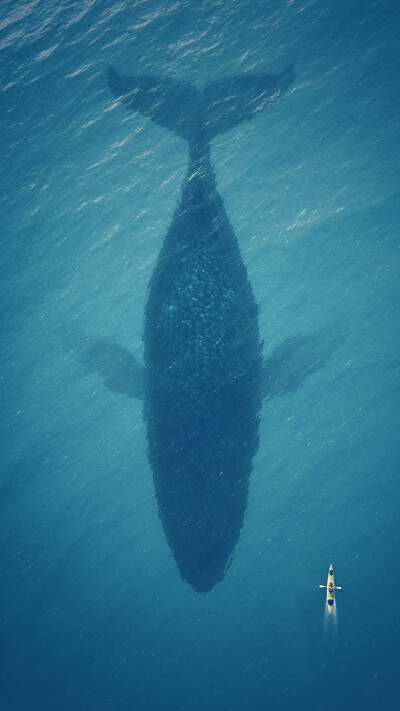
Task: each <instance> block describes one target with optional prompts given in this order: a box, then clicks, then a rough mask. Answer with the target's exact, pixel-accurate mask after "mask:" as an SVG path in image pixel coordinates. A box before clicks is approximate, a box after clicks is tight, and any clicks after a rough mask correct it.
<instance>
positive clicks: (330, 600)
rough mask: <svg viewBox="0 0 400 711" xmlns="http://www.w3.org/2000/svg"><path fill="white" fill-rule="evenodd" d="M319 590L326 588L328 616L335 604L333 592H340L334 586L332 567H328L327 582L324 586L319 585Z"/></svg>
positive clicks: (338, 588) (336, 586) (337, 587)
mask: <svg viewBox="0 0 400 711" xmlns="http://www.w3.org/2000/svg"><path fill="white" fill-rule="evenodd" d="M319 587H320V588H324V589H325V588H326V604H327V607H328V611H329V614H330V615H331V614H332V610H333V606H334V604H335V590H341V589H342V588H340V587H339V586H338V585H335V575H334V572H333V565H330V566H329V570H328V581H327V583H326V585H320V586H319Z"/></svg>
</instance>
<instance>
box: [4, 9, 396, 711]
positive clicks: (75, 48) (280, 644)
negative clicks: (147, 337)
mask: <svg viewBox="0 0 400 711" xmlns="http://www.w3.org/2000/svg"><path fill="white" fill-rule="evenodd" d="M399 28H400V12H399V10H398V5H397V3H395V2H383V0H376V1H373V0H367V1H366V2H363V3H362V2H355V1H353V2H352V1H350V2H349V1H348V0H347V1H345V0H338V1H337V2H335V3H333V2H323V0H315V1H313V0H309V1H307V0H268V1H267V0H265V1H261V0H232V1H231V2H222V0H221V1H219V2H218V1H217V0H215V1H214V2H211V0H206V1H204V2H202V1H199V2H194V0H176V2H174V1H173V0H171V1H170V2H168V1H167V0H164V2H160V0H147V1H146V0H136V1H135V0H132V2H128V1H127V0H126V1H124V0H122V1H121V2H106V1H103V2H102V1H98V2H97V1H96V0H92V1H89V0H88V1H85V2H79V3H78V2H64V1H61V0H55V1H54V2H46V1H45V0H33V1H32V2H15V1H13V2H11V0H3V2H2V5H1V9H0V51H1V55H0V58H1V60H2V61H1V70H0V78H1V92H0V107H1V112H0V122H1V123H0V128H1V138H2V148H3V156H2V161H1V166H0V184H1V192H0V204H1V216H2V217H1V225H2V230H1V266H2V270H1V276H2V278H1V307H0V308H1V334H2V338H1V342H2V349H1V392H2V404H3V406H2V429H1V455H2V456H1V483H0V537H1V539H0V540H1V548H0V550H1V573H2V575H1V585H0V650H1V664H0V704H1V708H2V709H5V710H6V711H20V710H21V711H28V710H29V711H31V710H32V711H33V710H34V711H36V709H38V710H39V709H40V711H47V710H48V711H50V710H51V711H54V709H60V710H61V711H64V710H68V711H69V710H70V709H77V710H78V711H102V710H103V709H104V710H112V709H116V710H119V709H121V710H123V709H127V710H128V709H129V710H130V711H150V710H152V711H153V710H154V711H170V709H171V710H172V709H173V710H174V711H178V710H182V711H184V710H185V711H186V710H187V709H192V708H193V709H199V710H205V709H207V711H215V710H216V709H218V710H224V711H242V710H243V709H248V711H261V709H272V710H275V709H276V710H278V709H279V711H282V710H284V711H286V710H288V711H289V710H291V709H296V710H298V709H304V710H306V709H307V710H310V711H314V710H315V711H317V710H318V709H321V710H323V709H328V708H331V709H332V708H340V709H342V711H347V709H354V708H363V709H364V710H367V709H368V711H369V710H370V709H371V710H372V709H376V708H378V707H382V708H385V709H396V708H397V707H398V704H399V701H400V693H399V692H400V684H399V680H398V668H399V632H400V630H399V612H398V604H397V603H398V600H397V598H398V594H397V586H396V582H397V569H396V565H397V561H398V541H399V519H398V516H399V494H400V491H399V482H398V470H399V464H398V462H399V454H400V452H399V427H398V425H399V395H400V392H399V390H400V388H399V385H400V383H399V360H398V352H399V313H398V304H399V286H398V284H399V281H400V279H399V245H398V229H399V217H400V201H399V192H400V183H399V154H398V150H399V140H400V128H399V105H400V101H399V69H400V61H399V46H400V45H399V40H400V38H399ZM291 63H293V64H294V66H295V72H296V79H295V81H294V83H293V84H292V85H291V86H290V88H289V89H288V90H287V91H286V93H285V94H284V96H282V97H281V98H279V99H278V100H277V101H276V102H274V103H273V104H272V105H271V106H270V107H266V108H265V109H264V110H263V111H260V112H257V114H256V116H255V117H254V118H253V119H252V120H251V121H248V122H243V123H241V124H240V125H238V126H237V127H234V128H232V130H230V131H228V132H226V133H224V134H222V135H219V136H217V137H216V138H215V139H214V140H213V141H212V143H211V160H212V164H213V168H214V171H215V175H216V182H217V188H218V191H219V194H220V195H221V197H222V199H223V203H224V206H225V210H226V213H227V215H228V217H229V220H230V222H231V225H232V227H233V229H234V231H235V234H236V238H237V240H238V244H239V247H240V251H241V256H242V259H243V262H244V264H245V266H246V268H247V271H248V276H249V279H250V283H251V286H252V289H253V292H254V295H255V298H256V301H257V303H258V305H259V317H258V321H259V329H260V334H261V339H262V341H263V354H264V359H265V360H266V361H267V362H268V359H269V358H270V357H271V354H272V357H273V359H274V361H273V362H274V363H275V365H276V367H277V368H278V370H279V372H280V373H281V374H282V375H281V377H282V378H283V379H284V382H285V386H284V387H282V388H281V389H280V390H279V388H278V391H277V392H275V393H270V397H267V398H265V399H264V400H263V404H262V411H261V416H260V425H259V437H260V442H259V447H258V451H257V454H256V455H255V457H254V460H253V470H252V473H251V478H250V483H249V490H248V496H247V506H246V512H245V516H244V521H243V527H242V529H241V532H240V537H239V540H238V543H237V545H236V547H235V549H234V552H233V557H232V559H231V562H230V566H229V568H228V569H227V571H226V573H225V576H224V578H223V580H222V581H220V582H219V583H217V584H216V585H215V586H214V587H213V589H212V590H211V591H210V592H208V593H207V594H199V593H197V592H195V591H194V590H193V589H192V587H191V586H190V585H189V584H188V583H187V582H185V581H183V580H182V578H181V576H180V574H179V570H178V567H177V565H176V562H175V560H174V556H173V553H172V551H171V548H170V547H169V545H168V542H167V540H166V536H165V532H164V530H163V526H162V523H161V520H160V517H159V513H158V506H157V499H156V496H155V491H154V486H153V481H152V471H151V468H150V464H149V460H148V457H147V451H148V442H147V433H146V423H145V422H144V420H143V414H142V402H141V401H140V400H138V399H135V398H134V397H127V396H126V394H124V392H123V388H120V390H122V392H116V390H118V388H116V387H114V388H110V387H107V382H105V381H106V380H107V379H106V378H105V377H104V374H103V376H102V374H101V373H100V372H99V368H97V370H96V368H88V367H87V363H86V364H85V363H83V362H82V359H81V358H79V357H77V349H76V348H74V347H73V344H72V345H71V343H72V341H71V337H72V336H71V334H74V335H73V339H74V338H75V339H78V340H79V339H82V338H87V339H94V340H96V341H102V342H105V343H112V344H118V345H119V346H121V347H123V348H124V349H127V350H129V352H130V353H131V354H133V355H134V356H135V358H136V360H137V361H138V362H139V363H142V362H143V357H144V345H143V339H142V333H143V320H144V313H145V307H146V303H147V300H148V295H149V290H148V284H149V281H150V279H151V275H152V273H153V270H154V268H155V266H156V263H157V258H158V255H159V253H160V250H161V248H162V245H163V241H164V237H165V235H166V234H167V232H168V229H169V227H170V225H171V220H172V218H173V214H174V211H175V209H176V206H177V203H178V201H179V196H180V194H181V186H182V183H183V181H184V178H185V174H186V171H187V166H188V147H187V144H186V142H185V141H184V140H183V139H181V138H180V137H179V136H177V135H176V134H174V133H172V132H170V131H167V130H166V129H164V128H162V127H160V126H159V125H156V123H154V122H152V121H150V120H149V119H148V118H146V117H145V116H143V115H142V114H140V113H137V112H128V111H126V109H125V108H124V107H123V106H122V104H121V102H118V101H116V99H115V97H114V96H113V95H112V93H111V91H110V89H109V86H108V83H107V67H109V66H110V65H112V66H113V67H115V68H116V69H117V70H118V72H120V73H121V74H123V75H130V74H152V75H155V76H160V77H164V78H169V79H172V80H180V81H186V82H192V83H193V84H195V85H196V86H197V87H198V88H199V89H203V88H204V87H205V86H206V85H207V84H208V83H211V82H222V81H223V80H225V79H227V78H229V77H232V76H236V75H238V74H243V73H245V74H246V73H248V74H249V76H250V75H251V74H252V73H265V72H267V73H274V74H277V73H280V72H282V71H283V69H284V68H285V67H287V66H288V65H290V64H291ZM238 100H239V99H238ZM231 101H232V98H231ZM77 334H78V335H77ZM302 334H303V335H304V334H305V336H306V338H307V340H306V347H305V348H300V349H299V350H298V351H296V350H295V351H294V353H292V355H291V357H289V356H290V354H289V356H288V352H287V350H286V351H285V349H283V350H282V344H284V343H288V340H287V339H290V338H292V337H297V336H299V335H302ZM295 342H296V341H295ZM74 343H75V341H74ZM269 362H270V363H271V361H269ZM108 384H109V383H108ZM205 515H206V512H205ZM330 563H333V565H334V568H335V581H336V583H337V584H338V585H339V586H341V587H342V589H341V590H340V591H338V592H337V594H336V602H337V606H336V609H335V611H334V615H332V616H331V617H329V618H327V616H326V610H325V595H324V591H323V590H320V589H319V588H318V585H319V584H325V582H326V578H327V572H328V566H329V564H330Z"/></svg>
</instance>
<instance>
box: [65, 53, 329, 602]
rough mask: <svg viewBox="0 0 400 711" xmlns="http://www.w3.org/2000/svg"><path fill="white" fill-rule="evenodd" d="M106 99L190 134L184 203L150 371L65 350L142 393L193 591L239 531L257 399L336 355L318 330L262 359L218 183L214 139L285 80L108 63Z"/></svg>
mask: <svg viewBox="0 0 400 711" xmlns="http://www.w3.org/2000/svg"><path fill="white" fill-rule="evenodd" d="M108 81H109V85H110V88H111V91H112V92H113V94H114V96H115V97H116V98H118V99H120V100H121V101H122V102H123V103H124V104H125V106H126V107H127V108H128V109H131V110H133V111H140V112H141V113H142V114H144V115H145V116H147V117H149V118H150V119H151V120H152V121H154V122H155V123H157V124H159V125H160V126H162V127H164V128H167V129H169V130H171V131H173V132H174V133H176V134H178V135H179V136H181V137H183V138H185V139H186V141H187V142H188V144H189V166H188V170H187V174H186V177H185V180H184V183H183V186H182V193H181V199H180V202H179V204H178V206H177V208H176V210H175V213H174V216H173V220H172V223H171V225H170V228H169V230H168V233H167V235H166V237H165V240H164V243H163V246H162V249H161V251H160V255H159V258H158V261H157V264H156V267H155V269H154V272H153V275H152V277H151V281H150V284H149V295H148V301H147V304H146V309H145V319H144V367H142V366H140V365H139V364H138V363H137V361H136V360H135V358H134V356H132V355H131V354H130V353H129V351H127V350H126V349H124V348H122V347H121V346H118V345H116V344H112V343H106V342H104V341H101V340H95V339H87V338H84V337H82V336H79V335H76V334H75V338H74V343H73V345H72V347H73V348H74V349H76V350H77V352H78V353H79V355H80V357H81V359H82V360H83V361H84V362H85V363H86V365H87V367H88V369H89V370H90V371H95V372H97V373H99V374H100V375H101V376H102V377H103V379H104V383H105V385H106V386H107V387H108V388H110V389H111V390H112V391H114V392H118V393H124V394H126V395H128V396H129V397H134V398H142V399H143V402H144V418H145V421H146V425H147V439H148V457H149V461H150V465H151V468H152V471H153V479H154V486H155V492H156V496H157V501H158V510H159V515H160V518H161V521H162V525H163V528H164V531H165V535H166V538H167V541H168V544H169V546H170V548H171V551H172V553H173V555H174V558H175V561H176V563H177V565H178V568H179V571H180V574H181V576H182V578H183V579H184V580H186V581H187V582H188V583H189V584H190V585H191V586H192V588H193V589H194V590H195V591H197V592H202V593H205V592H207V591H209V590H211V589H212V588H213V586H214V585H215V584H216V583H217V582H218V581H220V580H221V579H222V578H223V576H224V574H225V571H226V569H227V567H228V565H229V562H230V560H231V557H232V554H233V551H234V548H235V545H236V543H237V541H238V538H239V534H240V531H241V528H242V525H243V517H244V513H245V510H246V505H247V497H248V488H249V480H250V474H251V471H252V461H253V458H254V455H255V454H256V452H257V449H258V445H259V435H258V429H259V418H260V410H261V402H262V398H263V397H267V398H269V397H273V396H276V395H280V394H282V393H285V392H289V391H293V390H295V389H296V388H297V387H299V386H300V385H301V384H302V383H303V382H304V379H305V378H306V377H307V375H309V374H310V373H312V372H314V371H315V370H317V369H318V368H320V367H321V366H323V365H324V364H325V363H326V361H327V360H328V358H329V357H330V355H331V353H332V351H333V348H334V346H333V344H332V342H331V341H330V339H329V338H327V337H326V335H315V334H314V335H311V336H307V335H303V334H298V335H295V336H293V337H291V338H289V339H286V340H285V341H284V342H283V343H282V344H281V345H280V346H278V348H277V349H276V350H275V351H274V352H273V353H272V355H271V356H270V358H269V360H268V361H267V362H266V363H265V364H263V362H262V343H261V341H260V334H259V326H258V306H257V304H256V301H255V298H254V295H253V291H252V288H251V285H250V282H249V279H248V276H247V271H246V268H245V266H244V263H243V260H242V257H241V254H240V249H239V245H238V242H237V239H236V237H235V234H234V231H233V228H232V226H231V224H230V222H229V219H228V216H227V214H226V212H225V209H224V204H223V201H222V198H221V196H220V195H219V193H218V191H217V186H216V179H215V174H214V171H213V168H212V164H211V158H210V142H211V140H212V139H213V138H214V137H215V136H217V135H219V134H221V133H223V132H225V131H228V130H230V129H231V128H233V127H234V126H236V125H238V124H240V123H241V122H243V121H246V120H249V119H251V118H252V117H253V116H254V115H255V114H256V113H257V112H258V111H260V110H261V109H263V108H265V107H266V106H268V105H269V104H271V103H272V102H273V101H274V100H276V99H277V98H278V97H280V96H281V95H282V94H283V93H284V92H285V91H286V90H287V89H288V88H289V87H290V86H291V84H292V83H293V81H294V71H293V66H289V67H288V68H287V69H285V70H284V72H282V74H278V75H275V76H272V75H268V74H246V75H243V76H239V77H235V78H232V79H228V80H226V81H220V82H216V83H212V84H208V85H207V86H206V87H205V89H204V91H203V92H200V91H198V90H197V88H196V87H195V86H194V85H192V84H190V83H183V82H177V81H173V80H171V79H160V78H157V77H153V76H148V75H138V76H131V77H127V78H123V77H121V76H119V75H118V74H117V72H115V71H114V70H113V69H109V72H108Z"/></svg>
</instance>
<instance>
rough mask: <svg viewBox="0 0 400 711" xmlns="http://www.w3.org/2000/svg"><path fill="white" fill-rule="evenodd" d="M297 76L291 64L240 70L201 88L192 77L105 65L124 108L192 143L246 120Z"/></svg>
mask: <svg viewBox="0 0 400 711" xmlns="http://www.w3.org/2000/svg"><path fill="white" fill-rule="evenodd" d="M294 79H295V74H294V67H293V64H291V65H290V66H289V67H287V68H286V69H285V70H284V71H283V72H282V74H276V75H272V74H262V73H258V74H250V73H249V74H242V75H240V76H236V77H232V78H230V79H224V80H222V81H217V82H212V83H210V84H207V85H206V86H205V88H204V91H203V92H202V93H201V92H199V91H198V89H197V88H196V87H195V86H194V84H191V83H190V82H181V81H176V80H174V79H168V78H160V77H156V76H153V75H151V74H137V75H134V76H129V77H122V76H120V75H119V74H118V73H117V72H116V71H115V70H114V69H113V68H112V67H109V69H108V84H109V86H110V89H111V91H112V93H113V94H114V96H115V97H116V98H117V99H120V100H121V101H122V102H123V103H124V104H125V106H126V107H127V108H128V109H131V110H132V111H140V113H141V114H143V115H144V116H147V117H148V118H150V119H151V120H152V121H154V122H155V123H157V124H159V125H160V126H163V128H167V129H169V130H170V131H173V132H174V133H176V134H177V135H178V136H181V137H182V138H184V139H186V140H187V141H188V142H189V144H193V143H194V142H196V141H197V140H199V138H200V137H201V138H202V139H203V140H204V141H206V142H207V143H208V142H209V141H211V140H212V139H213V138H215V137H216V136H218V135H220V134H222V133H225V132H226V131H229V130H230V129H231V128H234V127H235V126H238V125H239V124H240V123H242V122H243V121H248V120H250V119H251V118H252V117H253V116H255V114H256V113H258V112H259V111H261V110H262V109H264V108H265V107H266V106H268V105H269V104H271V103H272V102H273V101H274V100H275V99H277V98H278V97H279V96H281V95H282V94H283V93H284V92H285V91H286V90H287V89H288V88H289V86H290V85H291V84H292V83H293V81H294Z"/></svg>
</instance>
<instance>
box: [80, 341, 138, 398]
mask: <svg viewBox="0 0 400 711" xmlns="http://www.w3.org/2000/svg"><path fill="white" fill-rule="evenodd" d="M66 342H67V344H68V346H69V348H70V350H72V351H73V352H74V353H75V354H76V355H77V356H78V357H79V360H81V361H82V363H84V364H85V366H86V368H87V370H88V372H89V373H97V375H99V376H100V377H101V378H102V379H103V382H104V385H105V386H106V388H108V390H111V392H114V393H119V394H121V395H127V396H128V397H130V398H138V399H140V400H142V399H143V389H144V374H143V370H144V367H143V366H141V365H140V364H139V363H138V361H137V360H136V358H135V356H133V355H132V353H130V351H128V349H127V348H123V347H122V346H119V345H118V344H116V343H108V342H107V341H101V340H97V339H95V338H87V337H85V336H83V335H82V334H79V333H76V332H72V331H69V332H68V333H67V334H66Z"/></svg>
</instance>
